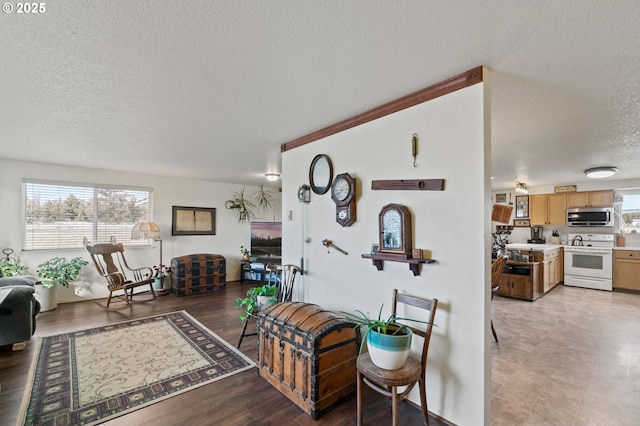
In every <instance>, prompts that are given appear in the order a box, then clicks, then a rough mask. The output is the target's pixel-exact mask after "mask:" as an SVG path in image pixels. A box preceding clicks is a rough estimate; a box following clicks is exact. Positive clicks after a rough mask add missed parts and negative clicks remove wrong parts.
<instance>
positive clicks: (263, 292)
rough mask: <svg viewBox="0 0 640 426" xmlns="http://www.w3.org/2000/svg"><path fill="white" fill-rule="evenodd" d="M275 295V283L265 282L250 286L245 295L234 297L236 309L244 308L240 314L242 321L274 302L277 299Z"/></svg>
mask: <svg viewBox="0 0 640 426" xmlns="http://www.w3.org/2000/svg"><path fill="white" fill-rule="evenodd" d="M277 295H278V287H276V286H275V285H269V284H265V285H263V286H261V287H252V288H250V289H249V290H247V297H238V298H237V299H236V309H238V308H243V309H244V311H243V312H242V314H240V319H241V320H242V322H244V321H246V320H247V318H249V316H251V315H253V314H255V313H256V312H258V311H259V310H260V309H266V308H268V307H269V306H271V305H273V304H274V303H276V302H277V301H278V299H277V297H276V296H277Z"/></svg>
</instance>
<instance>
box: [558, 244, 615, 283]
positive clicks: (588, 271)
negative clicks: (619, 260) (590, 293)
mask: <svg viewBox="0 0 640 426" xmlns="http://www.w3.org/2000/svg"><path fill="white" fill-rule="evenodd" d="M612 257H613V256H612V251H611V250H610V249H609V250H604V249H603V250H599V249H595V248H588V249H586V248H578V247H566V248H565V252H564V276H565V278H564V283H565V285H573V286H577V287H587V288H597V289H600V290H611V281H612V276H613V272H612Z"/></svg>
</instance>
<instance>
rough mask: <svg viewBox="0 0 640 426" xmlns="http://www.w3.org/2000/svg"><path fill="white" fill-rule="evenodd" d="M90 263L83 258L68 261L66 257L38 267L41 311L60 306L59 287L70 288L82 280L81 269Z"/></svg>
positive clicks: (46, 262) (54, 259)
mask: <svg viewBox="0 0 640 426" xmlns="http://www.w3.org/2000/svg"><path fill="white" fill-rule="evenodd" d="M87 263H88V262H87V261H86V260H84V259H82V258H81V257H76V258H73V259H71V260H67V259H66V258H64V257H53V258H51V259H49V260H46V261H45V262H42V263H41V264H39V265H38V267H37V269H36V271H37V273H38V282H37V283H36V284H40V285H41V287H42V288H41V289H40V292H38V288H37V287H36V292H38V293H40V304H41V305H42V308H41V311H50V310H52V309H55V308H56V307H57V306H58V302H57V301H56V289H57V287H58V286H63V287H69V284H72V283H73V282H74V281H78V280H79V279H80V269H82V267H83V266H84V265H86V264H87Z"/></svg>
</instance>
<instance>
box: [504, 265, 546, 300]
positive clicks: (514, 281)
mask: <svg viewBox="0 0 640 426" xmlns="http://www.w3.org/2000/svg"><path fill="white" fill-rule="evenodd" d="M539 268H540V263H539V262H512V261H509V262H507V265H506V266H505V271H504V272H503V273H502V276H501V277H500V281H499V282H500V288H499V289H498V291H497V292H496V294H499V295H501V296H507V297H515V298H518V299H526V300H535V299H537V298H538V297H540V291H539V286H540V285H539Z"/></svg>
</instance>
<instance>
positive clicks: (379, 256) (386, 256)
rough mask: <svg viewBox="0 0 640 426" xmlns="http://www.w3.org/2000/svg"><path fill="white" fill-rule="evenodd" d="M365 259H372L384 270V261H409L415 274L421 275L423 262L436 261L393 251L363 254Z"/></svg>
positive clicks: (375, 264)
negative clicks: (409, 256) (392, 252)
mask: <svg viewBox="0 0 640 426" xmlns="http://www.w3.org/2000/svg"><path fill="white" fill-rule="evenodd" d="M362 258H363V259H371V263H373V266H375V267H376V268H377V269H378V271H382V270H383V269H384V261H385V260H388V261H390V262H401V263H408V264H409V269H410V270H411V272H413V276H414V277H415V276H418V275H420V268H421V266H422V264H423V263H435V262H436V261H435V260H434V259H414V258H407V257H406V256H404V255H397V254H391V253H375V254H368V253H367V254H363V255H362Z"/></svg>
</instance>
